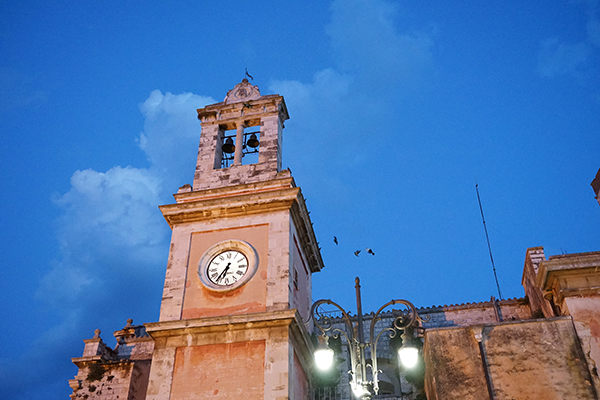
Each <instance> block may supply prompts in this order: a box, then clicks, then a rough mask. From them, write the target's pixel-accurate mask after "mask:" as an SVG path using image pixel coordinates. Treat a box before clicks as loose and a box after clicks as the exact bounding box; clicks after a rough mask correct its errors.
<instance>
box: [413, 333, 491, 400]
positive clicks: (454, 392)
mask: <svg viewBox="0 0 600 400" xmlns="http://www.w3.org/2000/svg"><path fill="white" fill-rule="evenodd" d="M425 338H426V339H425V347H424V351H423V353H424V355H425V366H426V368H425V390H426V392H427V398H428V400H452V399H461V400H471V399H472V400H485V399H489V395H488V391H487V384H486V380H485V375H484V373H483V363H482V359H481V355H480V352H479V345H478V343H477V340H476V339H475V335H474V333H473V331H472V330H471V328H469V327H458V328H449V329H434V330H428V331H426V333H425Z"/></svg>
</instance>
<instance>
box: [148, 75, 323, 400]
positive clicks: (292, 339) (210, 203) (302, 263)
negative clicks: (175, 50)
mask: <svg viewBox="0 0 600 400" xmlns="http://www.w3.org/2000/svg"><path fill="white" fill-rule="evenodd" d="M197 111H198V119H199V120H200V123H201V127H202V131H201V138H200V146H199V149H198V159H197V163H196V171H195V174H194V181H193V185H189V184H188V185H184V186H182V187H181V188H180V189H179V191H178V192H177V193H176V194H175V195H174V197H175V204H170V205H165V206H161V207H160V209H161V211H162V213H163V215H164V217H165V219H166V220H167V222H168V223H169V225H170V226H171V229H172V238H171V246H170V250H169V259H168V263H167V271H166V277H165V285H164V291H163V297H162V302H161V309H160V320H159V322H155V323H150V324H146V330H147V332H148V334H149V335H150V336H151V337H152V338H153V339H154V345H155V346H154V352H153V356H152V366H151V370H150V379H149V385H148V391H147V396H146V399H148V400H167V399H168V400H183V399H192V398H194V399H196V398H211V399H230V398H236V397H240V398H244V399H245V400H255V399H256V400H258V399H307V398H309V392H308V390H309V376H310V366H311V364H312V361H311V353H312V352H311V351H310V347H311V344H310V341H309V338H308V334H307V331H306V329H305V327H304V325H303V323H302V319H307V317H308V312H309V309H310V302H311V274H312V273H313V272H318V271H320V270H321V268H323V261H322V259H321V255H320V252H319V248H318V244H317V241H316V238H315V234H314V232H313V229H312V224H311V222H310V218H309V215H308V212H307V210H306V205H305V202H304V197H303V196H302V192H301V191H300V188H299V187H297V186H296V184H295V182H294V179H293V178H292V176H291V173H290V171H289V170H282V168H281V147H282V139H283V138H282V136H283V135H282V134H283V128H284V122H285V121H286V120H287V119H288V118H289V117H288V112H287V108H286V105H285V101H284V99H283V97H282V96H279V95H265V96H262V95H261V94H260V91H259V89H258V87H257V86H254V85H252V84H251V83H249V82H248V81H247V80H246V79H244V80H243V81H242V82H241V83H239V84H238V85H236V86H235V87H234V88H233V89H232V90H230V91H229V92H228V93H227V96H226V97H225V100H224V101H223V102H221V103H217V104H212V105H209V106H206V107H204V108H201V109H199V110H197Z"/></svg>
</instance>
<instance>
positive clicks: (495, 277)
mask: <svg viewBox="0 0 600 400" xmlns="http://www.w3.org/2000/svg"><path fill="white" fill-rule="evenodd" d="M475 191H476V192H477V201H479V211H481V220H482V221H483V229H484V230H485V238H486V239H487V245H488V250H489V252H490V261H491V262H492V269H493V270H494V279H496V287H497V288H498V296H499V297H500V300H502V293H501V292H500V284H499V283H498V275H496V266H495V265H494V257H493V256H492V246H491V245H490V237H489V235H488V231H487V227H486V226H485V217H484V216H483V207H482V206H481V198H480V197H479V185H478V184H477V180H475Z"/></svg>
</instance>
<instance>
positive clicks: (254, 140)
mask: <svg viewBox="0 0 600 400" xmlns="http://www.w3.org/2000/svg"><path fill="white" fill-rule="evenodd" d="M246 144H247V145H248V146H250V147H252V148H253V149H255V148H257V147H258V145H259V142H258V139H257V138H256V134H255V133H253V134H252V135H250V139H248V141H247V142H246Z"/></svg>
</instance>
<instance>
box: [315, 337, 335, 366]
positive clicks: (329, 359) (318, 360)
mask: <svg viewBox="0 0 600 400" xmlns="http://www.w3.org/2000/svg"><path fill="white" fill-rule="evenodd" d="M315 364H316V365H317V368H319V369H320V370H321V371H327V370H328V369H329V368H331V365H332V364H333V350H331V349H330V348H329V347H327V344H326V343H324V346H322V345H319V347H318V348H317V350H315Z"/></svg>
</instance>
